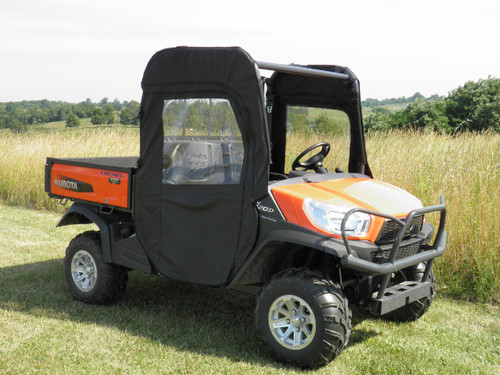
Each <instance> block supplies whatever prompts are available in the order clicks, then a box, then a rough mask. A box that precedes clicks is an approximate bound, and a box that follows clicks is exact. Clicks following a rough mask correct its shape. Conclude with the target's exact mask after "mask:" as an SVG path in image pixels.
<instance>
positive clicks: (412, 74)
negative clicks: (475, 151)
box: [0, 0, 500, 102]
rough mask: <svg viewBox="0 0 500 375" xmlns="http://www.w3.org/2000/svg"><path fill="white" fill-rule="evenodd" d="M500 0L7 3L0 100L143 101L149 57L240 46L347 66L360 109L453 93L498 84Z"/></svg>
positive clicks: (275, 56) (0, 24) (270, 57)
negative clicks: (170, 50)
mask: <svg viewBox="0 0 500 375" xmlns="http://www.w3.org/2000/svg"><path fill="white" fill-rule="evenodd" d="M499 19H500V2H498V1H494V0H488V1H486V0H476V1H474V2H471V1H462V0H458V1H457V0H455V1H451V0H441V1H440V0H433V1H429V0H421V1H407V0H378V1H376V0H371V1H370V0H330V1H326V0H316V1H315V0H309V1H304V0H302V1H297V0H288V1H270V0H269V1H260V0H258V1H253V2H250V1H245V2H241V3H240V2H237V1H234V0H233V1H226V0H221V1H218V0H212V1H197V0H183V1H175V2H173V1H160V0H141V1H137V0H135V1H130V0H121V1H118V0H85V1H81V0H79V1H76V0H72V1H69V0H44V1H40V0H38V1H37V0H2V2H1V3H0V101H17V100H24V99H25V100H36V99H44V98H45V99H49V100H64V101H70V102H79V101H82V100H85V99H86V98H87V97H89V98H91V99H92V100H93V101H99V100H100V99H101V98H103V97H108V98H110V99H111V100H113V99H114V98H118V99H119V100H132V99H133V100H139V99H140V95H141V88H140V81H141V78H142V73H143V71H144V68H145V66H146V64H147V62H148V60H149V58H150V57H151V55H152V54H153V53H154V52H156V51H158V50H160V49H163V48H166V47H174V46H178V45H193V46H233V45H237V46H240V47H242V48H244V49H246V50H247V51H248V52H249V53H250V54H251V55H252V57H254V58H255V59H256V60H263V61H272V62H278V63H292V62H293V63H297V64H336V65H345V66H348V67H349V68H351V69H352V70H353V71H354V73H355V74H356V75H357V76H358V78H359V80H360V82H361V90H362V97H363V99H365V98H368V97H373V98H379V99H383V98H387V97H399V96H411V95H413V94H414V93H415V92H416V91H419V92H421V93H422V94H424V95H425V96H429V95H432V94H435V93H437V94H439V95H446V94H447V93H448V92H449V91H450V90H453V89H455V88H456V87H458V86H460V85H463V84H464V83H465V82H466V81H468V80H477V79H479V78H487V77H488V75H492V76H494V77H500V48H498V45H499V41H498V40H499V37H500V22H499Z"/></svg>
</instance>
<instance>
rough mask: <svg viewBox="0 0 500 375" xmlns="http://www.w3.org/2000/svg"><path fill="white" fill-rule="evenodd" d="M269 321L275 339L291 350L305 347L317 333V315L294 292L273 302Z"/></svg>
mask: <svg viewBox="0 0 500 375" xmlns="http://www.w3.org/2000/svg"><path fill="white" fill-rule="evenodd" d="M268 322H269V329H270V330H271V333H272V334H273V337H274V339H275V340H276V341H277V342H278V343H280V344H281V345H282V346H284V347H285V348H287V349H290V350H300V349H304V348H305V347H306V346H308V345H309V344H310V343H311V342H312V340H313V339H314V334H315V333H316V317H315V316H314V313H313V311H312V309H311V307H310V306H309V305H308V303H307V302H306V301H304V300H303V299H302V298H300V297H297V296H294V295H292V294H287V295H284V296H281V297H278V298H277V299H276V300H275V301H274V302H273V304H272V305H271V308H270V309H269V318H268Z"/></svg>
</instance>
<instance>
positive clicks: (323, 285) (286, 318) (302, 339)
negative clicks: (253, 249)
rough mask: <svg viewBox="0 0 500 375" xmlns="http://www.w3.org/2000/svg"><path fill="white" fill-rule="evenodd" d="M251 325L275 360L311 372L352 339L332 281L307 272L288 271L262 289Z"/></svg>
mask: <svg viewBox="0 0 500 375" xmlns="http://www.w3.org/2000/svg"><path fill="white" fill-rule="evenodd" d="M256 325H257V330H258V332H259V335H260V337H261V338H262V340H263V341H264V343H265V344H266V345H267V348H268V349H269V350H270V351H271V352H272V353H273V354H274V356H275V357H276V358H277V359H278V360H280V361H282V362H284V363H288V364H292V365H295V366H299V367H302V368H315V367H319V366H323V365H326V364H327V363H329V362H330V361H331V360H333V359H334V358H335V357H336V356H337V355H338V354H340V352H341V351H342V350H343V349H344V347H345V345H346V344H347V342H348V340H349V336H350V334H351V311H350V309H349V307H348V304H347V300H346V299H345V298H344V296H343V294H342V292H341V290H340V288H339V287H338V286H337V285H336V284H334V283H333V282H332V281H331V280H328V279H326V278H325V277H323V276H322V275H321V274H320V273H317V272H312V271H310V270H306V269H288V270H285V271H282V272H280V273H279V274H277V275H276V276H274V277H273V278H272V279H271V280H270V281H269V283H268V284H267V285H266V286H265V287H264V288H263V290H262V292H261V294H260V296H259V297H258V299H257V308H256Z"/></svg>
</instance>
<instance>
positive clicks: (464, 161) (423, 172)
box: [0, 127, 500, 303]
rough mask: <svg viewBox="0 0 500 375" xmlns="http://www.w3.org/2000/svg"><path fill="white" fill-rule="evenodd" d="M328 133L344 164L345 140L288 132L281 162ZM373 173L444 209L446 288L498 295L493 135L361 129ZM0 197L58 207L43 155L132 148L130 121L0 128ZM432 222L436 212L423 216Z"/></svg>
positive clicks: (498, 138) (442, 272) (441, 270)
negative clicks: (47, 184)
mask: <svg viewBox="0 0 500 375" xmlns="http://www.w3.org/2000/svg"><path fill="white" fill-rule="evenodd" d="M324 139H328V140H329V141H330V143H331V144H332V151H331V156H329V157H328V159H327V161H326V163H325V165H326V166H327V167H328V168H329V169H330V170H333V169H334V168H335V167H342V168H343V169H345V168H346V165H347V151H348V142H347V141H346V139H345V138H342V137H324V136H320V135H296V134H295V135H292V136H290V137H289V138H288V140H287V141H288V142H287V143H289V144H290V147H288V149H287V165H291V162H292V161H293V159H294V158H295V156H296V155H297V154H298V153H299V152H300V151H302V150H303V149H305V148H307V147H308V146H310V145H312V144H314V143H316V142H319V141H321V140H324ZM366 141H367V153H368V159H369V163H370V167H371V169H372V171H373V174H374V176H375V178H377V179H380V180H382V181H385V182H388V183H391V184H393V185H396V186H399V187H401V188H403V189H405V190H407V191H409V192H410V193H412V194H414V195H415V196H417V197H418V198H420V199H421V200H422V202H423V203H424V205H426V206H429V205H434V204H438V203H439V196H440V195H444V197H445V203H446V206H447V210H448V216H447V228H446V229H447V231H448V235H449V237H448V238H449V239H448V249H447V251H446V253H445V255H444V256H443V257H441V258H439V259H438V260H437V261H436V263H435V265H436V266H435V270H436V274H437V277H438V279H439V280H440V285H441V287H442V289H444V291H445V292H446V293H448V294H449V295H453V296H460V297H463V298H467V299H472V300H480V301H483V302H496V303H498V302H499V301H500V278H499V277H498V276H497V275H499V274H500V254H499V253H500V234H499V230H500V225H499V224H500V221H499V208H500V207H499V206H500V197H499V193H500V189H499V186H500V135H499V134H493V133H481V134H473V133H465V134H459V135H456V136H450V135H441V134H436V133H429V132H420V133H415V132H401V131H391V132H387V133H369V134H368V135H367V137H366ZM0 149H2V150H3V152H2V154H0V200H3V201H4V202H6V203H8V204H15V205H22V206H26V207H34V208H44V209H51V210H61V208H59V204H58V201H57V200H55V199H49V198H48V197H47V195H46V194H45V193H44V191H43V186H44V185H43V181H44V165H45V158H46V157H47V156H52V157H86V156H125V155H138V153H139V137H138V129H133V128H121V127H115V128H107V129H99V128H97V129H95V128H94V129H76V130H69V131H57V132H47V133H42V132H39V133H27V134H13V133H10V132H0ZM428 219H429V220H430V221H431V222H432V223H434V224H435V223H436V221H437V217H433V216H432V215H431V216H430V217H429V218H428Z"/></svg>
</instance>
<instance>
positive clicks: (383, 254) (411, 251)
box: [372, 241, 422, 264]
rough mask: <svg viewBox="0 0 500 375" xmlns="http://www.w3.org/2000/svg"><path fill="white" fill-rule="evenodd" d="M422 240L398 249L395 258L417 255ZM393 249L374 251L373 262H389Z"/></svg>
mask: <svg viewBox="0 0 500 375" xmlns="http://www.w3.org/2000/svg"><path fill="white" fill-rule="evenodd" d="M421 244H422V241H418V242H415V243H413V244H411V245H407V246H401V247H400V248H399V251H398V255H397V256H396V259H395V260H398V259H403V258H408V257H409V256H412V255H415V254H417V253H418V252H419V251H420V245H421ZM391 250H392V249H388V250H380V251H376V252H373V253H372V262H374V263H378V264H381V263H387V262H388V261H389V257H390V256H391Z"/></svg>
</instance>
